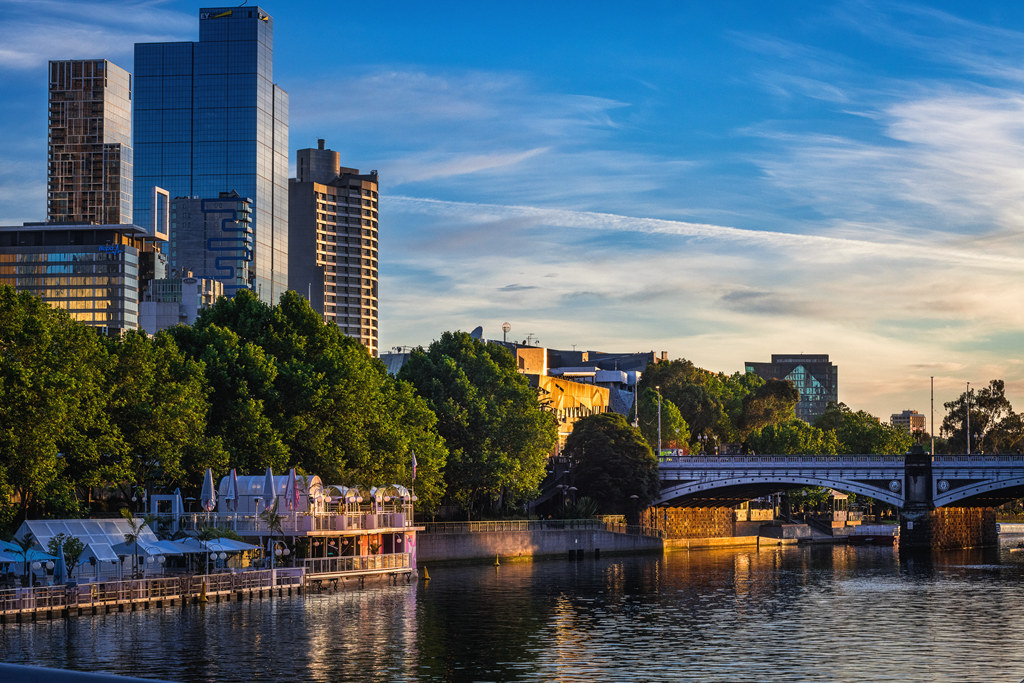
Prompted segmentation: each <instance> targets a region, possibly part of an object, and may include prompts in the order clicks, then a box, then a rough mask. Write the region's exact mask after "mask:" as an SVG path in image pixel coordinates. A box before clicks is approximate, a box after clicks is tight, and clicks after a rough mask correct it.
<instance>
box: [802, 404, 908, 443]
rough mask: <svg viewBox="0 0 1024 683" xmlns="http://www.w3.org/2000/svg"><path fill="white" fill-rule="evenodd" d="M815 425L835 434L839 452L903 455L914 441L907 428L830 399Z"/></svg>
mask: <svg viewBox="0 0 1024 683" xmlns="http://www.w3.org/2000/svg"><path fill="white" fill-rule="evenodd" d="M814 426H815V427H817V428H819V429H821V430H824V431H830V432H833V433H834V434H835V437H836V448H837V451H836V452H837V453H844V454H864V455H902V454H903V453H906V452H907V450H908V449H909V448H910V446H911V444H912V443H913V437H912V436H911V435H910V434H909V433H908V432H907V431H906V430H903V429H900V428H899V427H894V426H892V425H888V424H883V423H882V422H881V421H880V420H879V419H878V418H877V417H875V416H874V415H872V414H870V413H868V412H865V411H863V410H858V411H856V412H854V411H853V410H851V409H850V408H849V407H848V406H847V405H846V404H845V403H829V404H828V406H827V407H826V408H825V412H824V413H822V415H821V417H819V418H818V419H817V420H815V422H814Z"/></svg>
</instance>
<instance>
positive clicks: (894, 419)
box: [889, 410, 928, 434]
mask: <svg viewBox="0 0 1024 683" xmlns="http://www.w3.org/2000/svg"><path fill="white" fill-rule="evenodd" d="M889 424H891V425H892V426H893V427H899V428H900V429H904V430H906V431H907V433H908V434H913V433H914V432H925V431H928V419H927V418H926V417H925V416H924V415H922V414H921V413H919V412H917V411H916V410H904V411H903V412H902V413H893V414H892V415H890V416H889Z"/></svg>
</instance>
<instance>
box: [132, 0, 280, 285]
mask: <svg viewBox="0 0 1024 683" xmlns="http://www.w3.org/2000/svg"><path fill="white" fill-rule="evenodd" d="M273 28H274V20H273V19H272V18H271V17H270V15H269V14H267V13H266V12H264V11H263V10H261V9H260V8H258V7H246V6H242V7H217V8H205V9H201V10H200V11H199V42H195V43H192V42H186V43H137V44H136V45H135V109H134V132H135V144H134V148H135V222H136V223H137V224H139V225H149V224H150V218H151V217H150V211H151V210H152V205H153V196H154V194H153V193H154V189H153V188H154V187H161V188H164V189H165V190H167V191H168V192H169V193H170V196H171V197H172V198H174V197H193V198H199V199H216V198H219V197H220V193H222V192H237V193H238V195H240V196H242V197H248V198H251V199H252V200H253V212H252V223H251V226H252V231H253V236H254V242H255V245H254V251H253V270H254V278H253V280H252V288H253V290H254V291H255V292H256V293H257V294H258V295H259V297H260V298H261V299H263V300H264V301H267V302H269V303H277V300H278V298H279V297H280V296H281V294H283V293H284V291H285V290H286V289H287V288H288V95H287V93H285V92H284V90H282V89H281V88H279V87H278V86H277V85H275V84H274V82H273V49H274V42H273V35H274V32H273ZM170 265H171V266H172V267H179V264H177V263H175V262H174V260H173V258H172V259H171V263H170ZM181 265H185V264H181Z"/></svg>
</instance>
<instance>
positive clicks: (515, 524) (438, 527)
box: [421, 519, 661, 537]
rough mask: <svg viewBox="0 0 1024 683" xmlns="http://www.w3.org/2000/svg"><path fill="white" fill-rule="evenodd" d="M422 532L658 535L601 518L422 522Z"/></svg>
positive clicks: (648, 530)
mask: <svg viewBox="0 0 1024 683" xmlns="http://www.w3.org/2000/svg"><path fill="white" fill-rule="evenodd" d="M422 527H423V532H421V533H428V534H481V533H495V532H517V531H562V530H581V531H587V530H589V531H608V532H611V533H618V534H631V535H634V536H651V537H660V536H661V532H660V531H659V530H657V529H652V528H650V527H646V526H641V525H637V524H623V523H621V522H604V521H601V520H599V519H506V520H493V521H482V522H425V523H423V524H422Z"/></svg>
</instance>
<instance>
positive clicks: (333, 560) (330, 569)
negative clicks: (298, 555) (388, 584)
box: [304, 553, 412, 579]
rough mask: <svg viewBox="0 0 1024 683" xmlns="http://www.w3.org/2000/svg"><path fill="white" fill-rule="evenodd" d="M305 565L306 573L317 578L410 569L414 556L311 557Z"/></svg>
mask: <svg viewBox="0 0 1024 683" xmlns="http://www.w3.org/2000/svg"><path fill="white" fill-rule="evenodd" d="M304 566H305V570H306V574H307V575H308V576H310V577H311V578H314V579H315V578H316V575H317V574H346V573H356V572H372V571H386V570H392V569H409V568H410V567H412V556H411V554H410V553H388V554H386V555H343V556H340V557H310V558H307V559H306V560H305V561H304Z"/></svg>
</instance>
